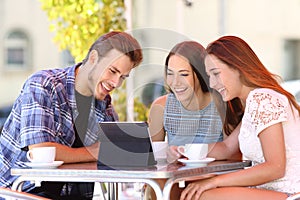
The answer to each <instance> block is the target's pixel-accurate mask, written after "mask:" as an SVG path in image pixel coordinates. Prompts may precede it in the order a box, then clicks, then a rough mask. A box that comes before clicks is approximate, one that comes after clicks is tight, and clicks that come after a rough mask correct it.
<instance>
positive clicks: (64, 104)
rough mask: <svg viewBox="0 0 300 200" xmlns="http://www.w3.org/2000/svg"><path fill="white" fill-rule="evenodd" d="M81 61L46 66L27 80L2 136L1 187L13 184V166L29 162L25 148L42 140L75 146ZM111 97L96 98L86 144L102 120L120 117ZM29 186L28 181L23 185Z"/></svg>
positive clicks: (22, 165) (90, 140) (89, 142)
mask: <svg viewBox="0 0 300 200" xmlns="http://www.w3.org/2000/svg"><path fill="white" fill-rule="evenodd" d="M79 65H80V63H79V64H78V65H74V66H72V67H67V68H64V69H53V70H43V71H40V72H37V73H35V74H33V75H32V76H31V77H30V78H29V79H28V80H27V81H26V82H25V84H24V86H23V88H22V91H21V93H20V95H19V97H18V98H17V99H16V101H15V103H14V106H13V109H12V112H11V113H10V115H9V117H8V119H7V121H6V123H5V124H4V127H3V130H2V134H1V137H0V151H1V152H0V187H11V185H12V183H13V182H14V180H15V179H16V178H17V177H15V176H11V175H10V169H11V168H13V167H25V164H24V162H28V160H27V158H26V151H24V150H22V148H26V147H27V146H29V145H32V144H37V143H41V142H57V143H60V144H63V145H67V146H70V147H71V146H72V144H73V142H74V141H75V130H74V121H75V119H76V117H77V116H78V111H77V106H76V100H75V68H76V67H77V66H79ZM110 100H111V98H110V96H109V95H108V96H107V97H106V98H105V100H103V101H98V100H95V101H93V103H92V107H91V112H90V120H89V122H88V127H87V133H86V137H85V140H84V142H83V143H84V145H86V146H88V145H91V144H93V143H95V142H96V141H97V140H98V133H99V126H98V123H99V122H102V121H115V120H117V115H116V113H115V111H114V109H113V107H112V106H111V101H110ZM91 119H92V120H91ZM29 187H30V185H29V183H25V184H24V187H23V188H24V189H26V188H27V189H28V188H29ZM30 188H32V186H31V187H30Z"/></svg>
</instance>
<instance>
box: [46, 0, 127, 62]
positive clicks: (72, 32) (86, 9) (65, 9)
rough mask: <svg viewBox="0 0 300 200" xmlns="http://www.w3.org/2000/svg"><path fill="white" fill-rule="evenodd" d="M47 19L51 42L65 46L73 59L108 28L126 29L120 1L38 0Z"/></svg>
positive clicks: (85, 50) (61, 47)
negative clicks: (52, 37)
mask: <svg viewBox="0 0 300 200" xmlns="http://www.w3.org/2000/svg"><path fill="white" fill-rule="evenodd" d="M40 2H41V4H42V5H41V6H42V9H43V10H44V11H45V12H46V13H47V15H48V19H49V20H50V22H51V24H50V31H52V32H55V37H54V42H55V43H56V44H58V46H59V48H60V49H61V50H63V49H68V50H69V51H70V52H71V54H72V56H73V57H74V58H75V60H76V62H78V61H81V60H82V59H83V58H84V56H85V55H86V54H87V51H88V49H89V47H90V46H91V45H92V43H93V42H94V41H95V40H96V39H97V38H98V37H99V36H100V35H103V34H104V33H107V32H109V31H111V30H120V31H123V30H125V29H126V19H125V18H124V11H125V5H124V2H123V0H101V1H100V0H98V1H97V0H40Z"/></svg>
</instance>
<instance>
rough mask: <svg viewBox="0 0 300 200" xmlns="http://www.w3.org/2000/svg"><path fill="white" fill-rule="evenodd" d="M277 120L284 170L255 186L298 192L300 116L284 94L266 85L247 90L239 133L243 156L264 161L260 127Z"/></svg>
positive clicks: (269, 124) (299, 175)
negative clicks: (283, 142) (272, 178)
mask: <svg viewBox="0 0 300 200" xmlns="http://www.w3.org/2000/svg"><path fill="white" fill-rule="evenodd" d="M292 109H293V111H294V112H292ZM279 122H282V123H283V131H284V138H285V146H286V158H287V164H286V174H285V176H284V177H283V178H281V179H278V180H275V181H272V182H270V183H266V184H263V185H260V186H257V187H259V188H266V189H270V190H276V191H281V192H288V193H295V192H300V118H299V115H298V111H297V110H296V109H295V108H294V107H292V108H291V106H290V104H289V102H288V99H287V98H286V97H285V96H284V95H281V94H280V93H278V92H275V91H274V90H271V89H266V88H260V89H255V90H253V91H251V92H250V93H249V96H248V98H247V100H246V107H245V114H244V117H243V119H242V126H241V130H240V134H239V143H240V148H241V151H242V153H243V157H244V159H248V160H252V161H253V164H254V165H257V164H260V163H262V162H264V161H265V159H264V156H263V152H262V148H261V144H260V141H259V138H258V135H259V134H260V132H261V131H262V130H263V129H265V128H267V127H269V126H271V125H273V124H276V123H279ZM270 148H276V147H274V146H270Z"/></svg>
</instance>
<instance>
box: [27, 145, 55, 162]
mask: <svg viewBox="0 0 300 200" xmlns="http://www.w3.org/2000/svg"><path fill="white" fill-rule="evenodd" d="M55 153H56V149H55V147H35V148H32V149H30V150H29V151H28V152H27V154H26V156H27V159H28V160H29V161H30V162H33V163H52V162H54V160H55Z"/></svg>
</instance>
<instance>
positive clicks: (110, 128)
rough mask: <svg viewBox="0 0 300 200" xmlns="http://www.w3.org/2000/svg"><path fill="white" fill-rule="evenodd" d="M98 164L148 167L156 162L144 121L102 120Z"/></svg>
mask: <svg viewBox="0 0 300 200" xmlns="http://www.w3.org/2000/svg"><path fill="white" fill-rule="evenodd" d="M99 125H100V129H101V132H100V137H99V138H100V148H99V154H98V166H108V167H113V168H114V167H118V166H124V167H148V166H153V165H155V164H156V161H155V159H154V154H153V149H152V144H151V138H150V135H149V132H148V124H147V123H146V122H102V123H100V124H99Z"/></svg>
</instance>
